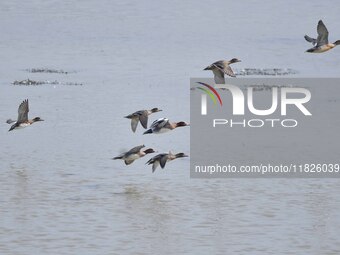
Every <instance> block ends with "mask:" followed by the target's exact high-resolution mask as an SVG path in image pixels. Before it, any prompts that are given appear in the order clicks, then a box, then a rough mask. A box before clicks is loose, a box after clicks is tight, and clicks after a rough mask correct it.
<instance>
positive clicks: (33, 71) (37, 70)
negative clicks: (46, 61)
mask: <svg viewBox="0 0 340 255" xmlns="http://www.w3.org/2000/svg"><path fill="white" fill-rule="evenodd" d="M25 71H27V72H29V73H59V74H69V73H75V72H74V71H72V72H67V71H64V70H56V69H49V68H31V69H26V70H25Z"/></svg>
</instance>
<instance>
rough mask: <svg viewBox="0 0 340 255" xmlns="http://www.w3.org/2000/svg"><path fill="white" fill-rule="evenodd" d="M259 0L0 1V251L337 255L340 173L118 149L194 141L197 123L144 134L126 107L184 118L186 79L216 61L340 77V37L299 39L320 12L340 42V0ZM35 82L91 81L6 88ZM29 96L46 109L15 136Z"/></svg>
mask: <svg viewBox="0 0 340 255" xmlns="http://www.w3.org/2000/svg"><path fill="white" fill-rule="evenodd" d="M262 3H263V4H262V5H261V6H260V5H258V4H257V1H247V2H242V3H241V2H239V1H232V2H231V1H213V2H198V1H193V0H190V1H177V0H176V1H166V2H165V1H101V2H98V1H81V2H79V3H73V2H72V1H67V2H66V1H65V2H64V3H62V2H60V1H41V0H36V1H17V0H15V1H8V2H6V3H5V2H1V3H0V20H1V26H0V32H1V35H2V36H1V39H0V56H1V68H0V97H1V100H0V117H1V118H0V120H1V121H0V123H1V124H0V127H1V130H2V131H0V141H1V149H0V159H1V162H0V170H1V176H2V178H0V191H1V192H0V219H1V221H0V254H4V255H9V254H10V255H12V254H15V255H17V254H101V255H102V254H150V253H154V254H251V255H254V254H259V255H265V254H309V255H311V254H313V255H314V254H315V255H316V254H318V255H319V254H339V252H340V249H339V247H340V240H339V227H340V217H339V216H340V215H339V214H340V213H339V209H340V198H339V196H338V192H339V191H340V188H339V185H340V183H339V181H337V180H317V179H316V180H288V179H287V180H286V179H281V180H248V179H233V180H195V179H190V178H189V159H181V160H176V161H174V162H171V163H169V164H168V165H167V167H166V169H165V170H160V169H158V170H157V171H156V172H155V173H154V174H152V173H151V168H150V167H149V166H145V162H146V160H147V159H146V158H145V159H141V160H139V161H136V162H135V163H134V164H133V165H131V166H129V167H126V166H125V165H124V164H123V162H120V161H112V160H110V158H111V157H113V156H116V155H117V154H119V153H120V152H121V151H122V150H124V149H130V148H131V147H133V146H136V145H139V144H145V145H146V146H148V147H152V148H154V149H155V150H157V151H158V152H167V151H169V150H172V151H175V152H185V153H190V148H189V131H190V129H189V128H180V129H178V130H175V131H173V132H170V133H168V134H164V135H162V136H142V135H141V133H142V131H143V130H142V129H141V128H140V127H139V128H138V130H137V132H136V133H135V134H133V133H132V132H131V130H130V123H129V121H128V120H127V119H124V118H122V116H125V115H126V114H129V113H131V112H133V111H135V110H139V109H147V108H152V107H159V108H161V109H163V112H160V113H157V114H154V115H152V116H151V120H153V119H155V118H158V117H168V118H169V119H171V120H173V121H179V120H184V121H189V90H188V87H189V78H190V77H211V74H210V73H209V72H204V71H202V69H203V68H204V67H205V66H207V65H208V64H210V63H211V62H213V61H216V60H219V59H223V58H226V59H228V58H232V57H238V58H239V59H241V60H242V62H241V63H239V64H237V68H239V69H242V68H292V69H295V70H298V71H299V74H298V75H297V76H299V77H305V76H316V77H320V76H321V77H327V76H333V77H335V76H338V75H339V68H340V58H339V57H338V56H339V54H340V49H334V50H333V51H332V52H329V53H325V54H321V55H311V54H306V53H304V51H305V50H306V49H307V48H309V47H310V45H308V44H307V43H306V42H305V41H304V39H303V35H304V34H305V33H308V34H310V35H313V36H314V35H315V33H316V29H315V27H316V24H317V21H318V20H319V19H320V18H322V19H323V20H324V22H325V24H326V25H327V27H328V29H329V31H330V40H331V41H333V40H336V39H339V38H340V32H339V30H338V28H339V26H340V21H339V15H338V14H339V11H340V5H339V3H337V2H336V1H325V2H324V4H322V5H321V4H320V3H319V1H310V0H309V1H299V2H297V1H282V2H281V3H273V1H263V2H262ZM321 7H323V8H321ZM320 9H321V10H320ZM235 67H236V65H235ZM29 68H52V69H58V70H59V69H62V70H65V71H69V72H70V73H69V74H47V73H29V72H27V71H25V69H29ZM27 78H30V79H34V80H49V81H55V80H57V81H58V82H62V83H67V82H77V83H82V84H83V86H66V85H55V86H54V85H42V86H13V85H11V83H12V82H13V81H14V80H23V79H27ZM25 98H29V100H30V115H31V116H40V117H42V118H43V119H45V120H46V121H45V122H41V123H37V124H35V125H34V126H33V127H30V128H27V129H24V130H19V131H16V132H10V133H8V132H7V130H8V128H9V126H8V124H6V123H4V121H5V120H6V119H7V118H10V117H11V118H16V114H17V107H18V104H19V103H20V102H21V101H22V100H23V99H25Z"/></svg>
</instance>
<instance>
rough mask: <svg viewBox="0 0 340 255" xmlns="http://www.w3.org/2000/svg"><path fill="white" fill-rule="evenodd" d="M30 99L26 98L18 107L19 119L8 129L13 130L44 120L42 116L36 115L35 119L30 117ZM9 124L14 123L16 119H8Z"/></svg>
mask: <svg viewBox="0 0 340 255" xmlns="http://www.w3.org/2000/svg"><path fill="white" fill-rule="evenodd" d="M28 112H29V107H28V99H26V100H24V101H23V102H22V103H21V104H20V105H19V108H18V120H17V121H16V122H15V123H14V124H13V125H12V126H11V128H10V129H9V130H8V131H12V130H14V129H19V128H25V127H28V126H30V125H32V124H33V123H34V122H38V121H43V119H41V118H40V117H35V118H34V119H28ZM6 122H7V123H8V124H11V123H13V122H14V121H13V120H11V119H8V120H7V121H6Z"/></svg>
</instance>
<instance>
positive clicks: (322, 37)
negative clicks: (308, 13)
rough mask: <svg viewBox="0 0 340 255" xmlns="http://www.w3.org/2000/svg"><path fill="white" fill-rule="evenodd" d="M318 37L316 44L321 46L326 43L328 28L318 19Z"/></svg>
mask: <svg viewBox="0 0 340 255" xmlns="http://www.w3.org/2000/svg"><path fill="white" fill-rule="evenodd" d="M317 31H318V38H317V39H316V46H322V45H325V44H327V43H328V30H327V28H326V26H325V24H324V23H323V22H322V20H319V23H318V27H317Z"/></svg>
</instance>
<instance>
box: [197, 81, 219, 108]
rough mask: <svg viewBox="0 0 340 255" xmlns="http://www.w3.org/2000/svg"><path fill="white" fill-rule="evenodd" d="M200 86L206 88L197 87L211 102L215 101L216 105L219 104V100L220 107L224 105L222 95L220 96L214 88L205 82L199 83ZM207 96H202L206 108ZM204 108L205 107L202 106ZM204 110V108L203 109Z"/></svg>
mask: <svg viewBox="0 0 340 255" xmlns="http://www.w3.org/2000/svg"><path fill="white" fill-rule="evenodd" d="M197 83H198V84H200V85H202V86H204V87H196V88H197V89H199V90H202V91H203V92H204V93H205V94H207V95H208V96H209V97H210V98H211V100H212V101H213V103H214V105H216V104H217V100H216V98H217V99H218V101H219V103H220V106H222V105H223V102H222V99H221V97H220V94H218V92H217V91H216V89H214V88H213V87H212V86H210V85H209V84H206V83H204V82H197ZM204 96H205V95H202V100H203V104H204V106H205V107H206V104H207V102H206V97H204ZM202 107H203V106H202ZM202 109H203V108H202Z"/></svg>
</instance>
